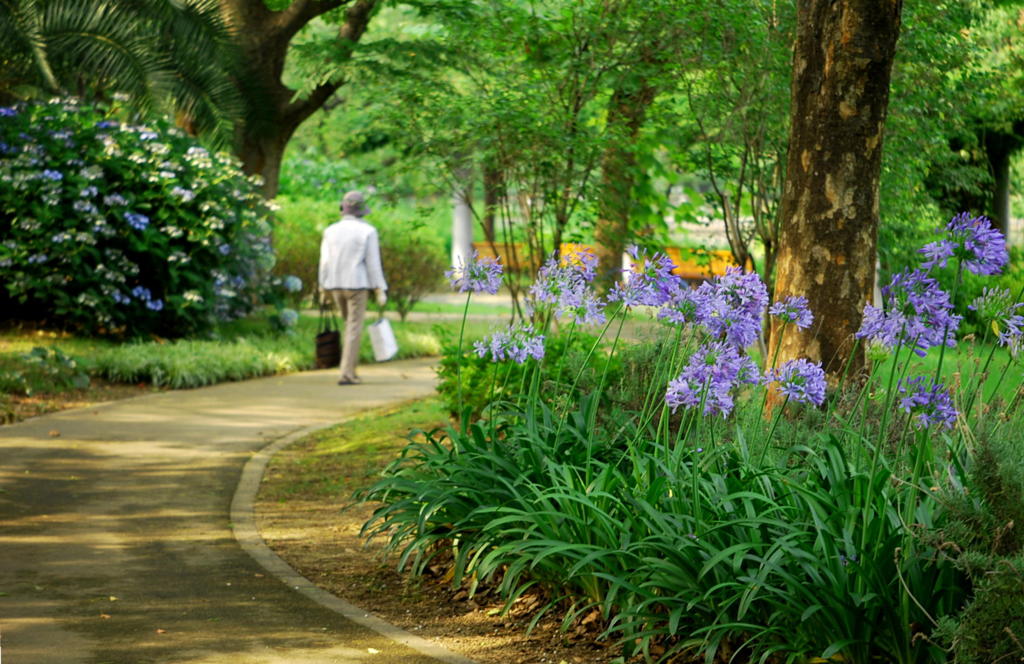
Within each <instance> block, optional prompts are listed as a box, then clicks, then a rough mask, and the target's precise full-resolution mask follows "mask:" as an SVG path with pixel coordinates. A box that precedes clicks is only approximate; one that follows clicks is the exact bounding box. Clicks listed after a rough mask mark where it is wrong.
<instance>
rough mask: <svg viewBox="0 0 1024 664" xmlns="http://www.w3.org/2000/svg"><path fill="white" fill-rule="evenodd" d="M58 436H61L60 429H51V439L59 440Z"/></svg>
mask: <svg viewBox="0 0 1024 664" xmlns="http://www.w3.org/2000/svg"><path fill="white" fill-rule="evenodd" d="M58 436H60V431H59V430H58V429H50V438H57V437H58Z"/></svg>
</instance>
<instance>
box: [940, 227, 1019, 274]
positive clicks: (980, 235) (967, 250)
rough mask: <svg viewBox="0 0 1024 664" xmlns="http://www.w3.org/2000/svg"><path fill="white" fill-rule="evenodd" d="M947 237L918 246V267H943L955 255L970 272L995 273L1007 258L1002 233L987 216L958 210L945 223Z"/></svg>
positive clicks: (1000, 270)
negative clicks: (921, 256)
mask: <svg viewBox="0 0 1024 664" xmlns="http://www.w3.org/2000/svg"><path fill="white" fill-rule="evenodd" d="M946 232H947V233H948V234H949V236H948V238H944V239H942V240H937V241H935V242H931V243H929V244H927V245H925V246H924V248H923V249H921V250H920V253H922V254H924V255H925V259H926V260H925V261H924V263H922V267H923V268H924V269H926V270H929V269H931V268H932V267H936V266H937V267H945V266H946V263H947V261H948V260H949V259H950V258H957V259H958V260H960V261H961V262H962V263H963V266H964V267H965V268H967V270H969V271H970V272H973V273H974V274H981V275H986V274H989V275H991V274H999V273H1000V272H1002V270H1003V266H1005V265H1006V262H1007V261H1008V260H1009V254H1008V253H1007V251H1006V240H1005V238H1004V237H1003V234H1002V233H1000V232H999V231H998V230H997V229H995V228H993V227H992V222H991V220H989V218H988V217H984V216H981V217H972V216H971V215H969V214H968V213H966V212H961V213H960V214H958V215H957V216H955V217H953V218H952V219H951V220H950V222H949V223H948V224H946Z"/></svg>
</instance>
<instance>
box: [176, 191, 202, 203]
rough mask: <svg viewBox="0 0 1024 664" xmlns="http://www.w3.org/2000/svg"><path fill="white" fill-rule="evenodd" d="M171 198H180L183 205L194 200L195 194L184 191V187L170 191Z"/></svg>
mask: <svg viewBox="0 0 1024 664" xmlns="http://www.w3.org/2000/svg"><path fill="white" fill-rule="evenodd" d="M171 196H176V197H178V198H180V199H181V201H182V202H183V203H188V202H189V201H191V200H193V199H195V197H196V192H194V191H192V190H191V189H185V188H184V187H175V188H174V189H171Z"/></svg>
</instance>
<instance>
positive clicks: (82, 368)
mask: <svg viewBox="0 0 1024 664" xmlns="http://www.w3.org/2000/svg"><path fill="white" fill-rule="evenodd" d="M489 310H490V309H487V308H486V307H485V308H484V309H482V310H481V313H484V312H485V311H489ZM493 325H494V324H493V323H491V322H489V321H481V320H469V321H467V324H466V333H465V335H466V341H465V344H466V346H467V347H469V346H470V345H471V344H472V342H473V341H474V340H475V339H478V338H480V337H482V336H484V335H486V334H488V333H489V332H490V331H491V328H492V327H493ZM392 327H393V329H394V332H395V337H396V339H397V341H398V347H399V353H398V358H397V359H409V358H415V357H428V356H436V355H440V353H441V347H442V344H443V343H444V340H445V338H448V339H451V340H452V341H453V342H454V339H457V337H458V332H459V326H458V322H457V321H452V320H445V321H443V323H440V324H439V323H437V322H432V321H423V320H419V321H406V322H401V321H393V322H392ZM317 329H318V317H317V316H316V315H308V314H307V315H303V316H300V318H299V321H298V323H297V325H296V326H295V328H294V329H293V330H292V331H290V332H287V333H277V332H274V331H272V330H271V329H270V326H269V324H268V322H267V319H266V318H265V317H264V316H260V315H258V316H253V317H250V318H246V319H242V320H238V321H233V322H231V323H226V324H224V325H221V326H220V327H219V328H218V329H217V330H216V333H215V335H214V336H213V337H211V338H205V339H178V340H168V339H161V338H153V339H147V340H133V341H126V342H118V341H116V340H110V339H96V338H84V337H78V336H75V335H73V334H69V333H65V332H56V331H49V330H36V329H31V328H27V327H20V326H18V325H13V326H10V327H7V328H6V329H3V330H0V423H2V422H10V421H17V420H19V419H23V418H24V417H31V416H34V415H39V414H42V413H45V412H51V411H53V410H60V409H61V408H62V407H68V406H70V405H75V406H78V405H85V404H87V403H91V402H95V401H102V400H106V399H110V398H118V396H130V394H129V395H124V394H122V393H121V392H120V391H118V387H119V386H125V385H128V386H132V387H133V388H134V390H135V391H133V392H132V394H134V393H138V391H140V390H141V391H145V390H148V389H152V388H154V387H156V388H171V389H179V388H193V387H201V386H204V385H212V384H215V383H219V382H224V381H229V380H244V379H246V378H253V377H257V376H265V375H271V374H278V373H289V372H293V371H302V370H306V369H310V368H312V367H313V354H314V337H315V336H316V334H317ZM35 349H41V350H35ZM360 360H361V361H362V362H373V350H372V346H371V344H370V339H369V335H363V344H362V347H361V349H360ZM86 378H89V379H91V382H89V381H86V380H85V379H86Z"/></svg>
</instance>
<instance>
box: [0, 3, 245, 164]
mask: <svg viewBox="0 0 1024 664" xmlns="http://www.w3.org/2000/svg"><path fill="white" fill-rule="evenodd" d="M234 61H235V51H234V47H233V44H232V43H231V35H230V34H229V31H228V28H227V26H226V25H225V24H224V19H223V15H222V14H221V8H220V3H219V2H218V1H217V0H190V1H189V2H188V3H180V2H166V1H165V0H138V1H135V2H103V1H102V0H8V1H5V2H3V3H0V62H2V63H3V68H4V74H3V76H2V77H0V104H9V103H12V102H14V101H16V100H27V99H47V98H49V97H52V96H54V95H60V94H67V93H68V92H69V91H73V92H74V93H75V94H78V95H79V96H82V97H87V98H90V99H110V98H111V97H112V96H113V97H123V98H124V99H125V101H126V103H128V104H129V105H130V106H131V107H132V109H133V110H135V111H137V112H141V113H142V114H148V113H151V112H153V111H166V112H169V113H173V114H176V115H177V116H178V118H179V119H180V120H181V121H182V122H183V123H186V124H187V125H188V126H189V127H190V128H191V129H192V130H193V131H196V132H199V133H201V134H203V135H205V136H207V137H208V138H211V139H212V140H214V141H216V142H217V143H218V144H219V145H229V144H230V142H231V138H232V130H233V122H234V120H235V119H236V118H237V116H238V113H239V112H240V108H241V103H240V100H239V97H238V90H237V88H236V87H235V86H234V83H233V81H232V79H231V71H232V69H233V66H232V65H233V64H234Z"/></svg>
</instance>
